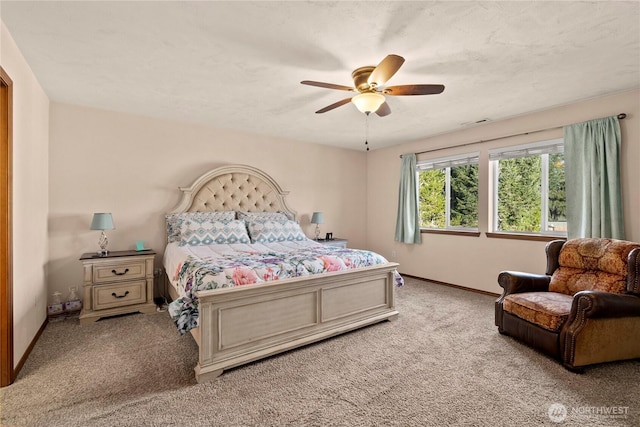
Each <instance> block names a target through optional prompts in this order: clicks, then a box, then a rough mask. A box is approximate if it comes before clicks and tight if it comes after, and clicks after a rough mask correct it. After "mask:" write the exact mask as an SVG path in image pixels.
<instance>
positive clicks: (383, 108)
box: [376, 102, 391, 117]
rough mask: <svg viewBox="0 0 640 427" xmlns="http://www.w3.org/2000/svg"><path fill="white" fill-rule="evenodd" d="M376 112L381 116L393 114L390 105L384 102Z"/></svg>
mask: <svg viewBox="0 0 640 427" xmlns="http://www.w3.org/2000/svg"><path fill="white" fill-rule="evenodd" d="M376 114H377V115H379V116H380V117H384V116H388V115H389V114H391V108H390V107H389V104H387V103H386V102H383V103H382V105H381V106H380V107H379V108H378V109H377V110H376Z"/></svg>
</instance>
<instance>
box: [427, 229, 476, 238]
mask: <svg viewBox="0 0 640 427" xmlns="http://www.w3.org/2000/svg"><path fill="white" fill-rule="evenodd" d="M420 233H421V234H447V235H449V236H467V237H480V232H479V231H463V230H434V229H431V228H421V229H420Z"/></svg>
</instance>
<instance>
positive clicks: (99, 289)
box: [80, 250, 156, 325]
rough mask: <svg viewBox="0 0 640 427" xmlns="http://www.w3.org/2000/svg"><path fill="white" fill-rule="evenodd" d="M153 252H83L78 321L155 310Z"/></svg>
mask: <svg viewBox="0 0 640 427" xmlns="http://www.w3.org/2000/svg"><path fill="white" fill-rule="evenodd" d="M155 255H156V253H155V252H154V251H152V250H144V251H113V252H109V253H108V255H107V256H100V255H98V254H96V253H95V252H92V253H86V254H82V256H81V257H80V261H82V267H83V283H82V288H83V292H82V294H83V301H82V305H83V307H82V311H81V312H80V324H81V325H83V324H87V323H92V322H95V321H96V320H98V319H100V318H101V317H108V316H115V315H118V314H126V313H135V312H138V311H139V312H141V313H155V312H156V305H155V304H154V302H153V260H154V258H155Z"/></svg>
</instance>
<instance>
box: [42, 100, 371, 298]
mask: <svg viewBox="0 0 640 427" xmlns="http://www.w3.org/2000/svg"><path fill="white" fill-rule="evenodd" d="M50 137H51V145H50V163H49V167H50V178H49V209H50V219H49V247H50V251H49V254H50V263H49V276H48V279H49V293H52V292H54V291H56V290H59V291H62V292H64V293H65V295H66V293H67V292H68V288H69V287H70V286H77V287H80V286H81V284H82V276H81V266H80V263H79V261H78V258H79V256H80V255H81V254H82V253H83V252H91V251H95V250H97V249H98V246H97V241H98V237H99V233H98V232H97V231H90V230H89V225H90V222H91V217H92V214H93V212H112V213H113V218H114V222H115V226H116V230H113V231H111V232H107V235H108V238H109V248H110V249H111V250H124V249H133V248H134V247H135V241H136V240H144V241H146V242H147V247H151V248H153V249H155V250H156V251H158V252H162V250H163V246H164V242H165V239H166V235H165V225H164V214H165V213H167V212H169V211H170V210H172V209H173V208H174V206H175V205H176V204H177V203H178V200H179V196H180V192H179V190H178V186H188V185H191V183H192V182H193V181H194V180H195V179H196V178H197V177H199V176H200V175H201V174H203V173H205V172H206V171H208V170H210V169H213V168H215V167H218V166H222V165H225V164H234V163H241V164H247V165H251V166H254V167H257V168H259V169H261V170H263V171H265V172H266V173H267V174H269V175H271V176H272V177H273V178H274V179H275V180H276V181H277V182H278V183H279V184H280V185H281V186H282V188H283V189H284V190H285V191H289V192H290V194H289V196H288V198H287V201H288V204H289V206H290V207H291V208H292V209H294V210H296V211H297V212H298V217H299V220H300V222H301V225H302V227H303V229H304V230H305V232H306V233H307V235H308V236H310V237H312V236H313V230H314V227H315V226H312V225H311V224H309V221H310V216H311V214H312V213H313V212H314V211H322V212H324V216H325V221H326V223H325V224H324V225H322V227H321V230H322V232H323V233H324V232H327V231H331V232H333V233H334V236H336V237H345V238H348V239H349V245H350V246H352V247H358V246H363V245H364V244H365V240H366V238H365V220H366V211H365V208H366V190H365V185H366V154H365V153H364V152H361V151H354V150H344V149H339V148H334V147H326V146H321V145H315V144H305V143H299V142H294V141H287V140H282V139H277V138H270V137H268V136H260V135H252V134H248V133H242V132H237V131H229V130H224V129H215V128H211V127H206V126H200V125H194V124H187V123H179V122H172V121H166V120H158V119H152V118H146V117H139V116H134V115H131V114H122V113H114V112H109V111H103V110H97V109H91V108H83V107H78V106H71V105H64V104H57V103H52V105H51V116H50ZM161 259H162V258H161V255H159V256H158V257H157V259H156V265H157V266H160V264H161Z"/></svg>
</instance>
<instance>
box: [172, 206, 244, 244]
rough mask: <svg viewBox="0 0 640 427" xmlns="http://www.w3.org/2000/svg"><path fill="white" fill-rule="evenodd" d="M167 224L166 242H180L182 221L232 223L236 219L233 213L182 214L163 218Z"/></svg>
mask: <svg viewBox="0 0 640 427" xmlns="http://www.w3.org/2000/svg"><path fill="white" fill-rule="evenodd" d="M165 219H166V222H167V241H168V242H169V243H171V242H179V241H180V222H181V221H182V220H184V219H192V220H194V221H227V222H228V221H232V220H234V219H236V213H235V212H234V211H225V212H182V213H176V214H169V215H166V216H165Z"/></svg>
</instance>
